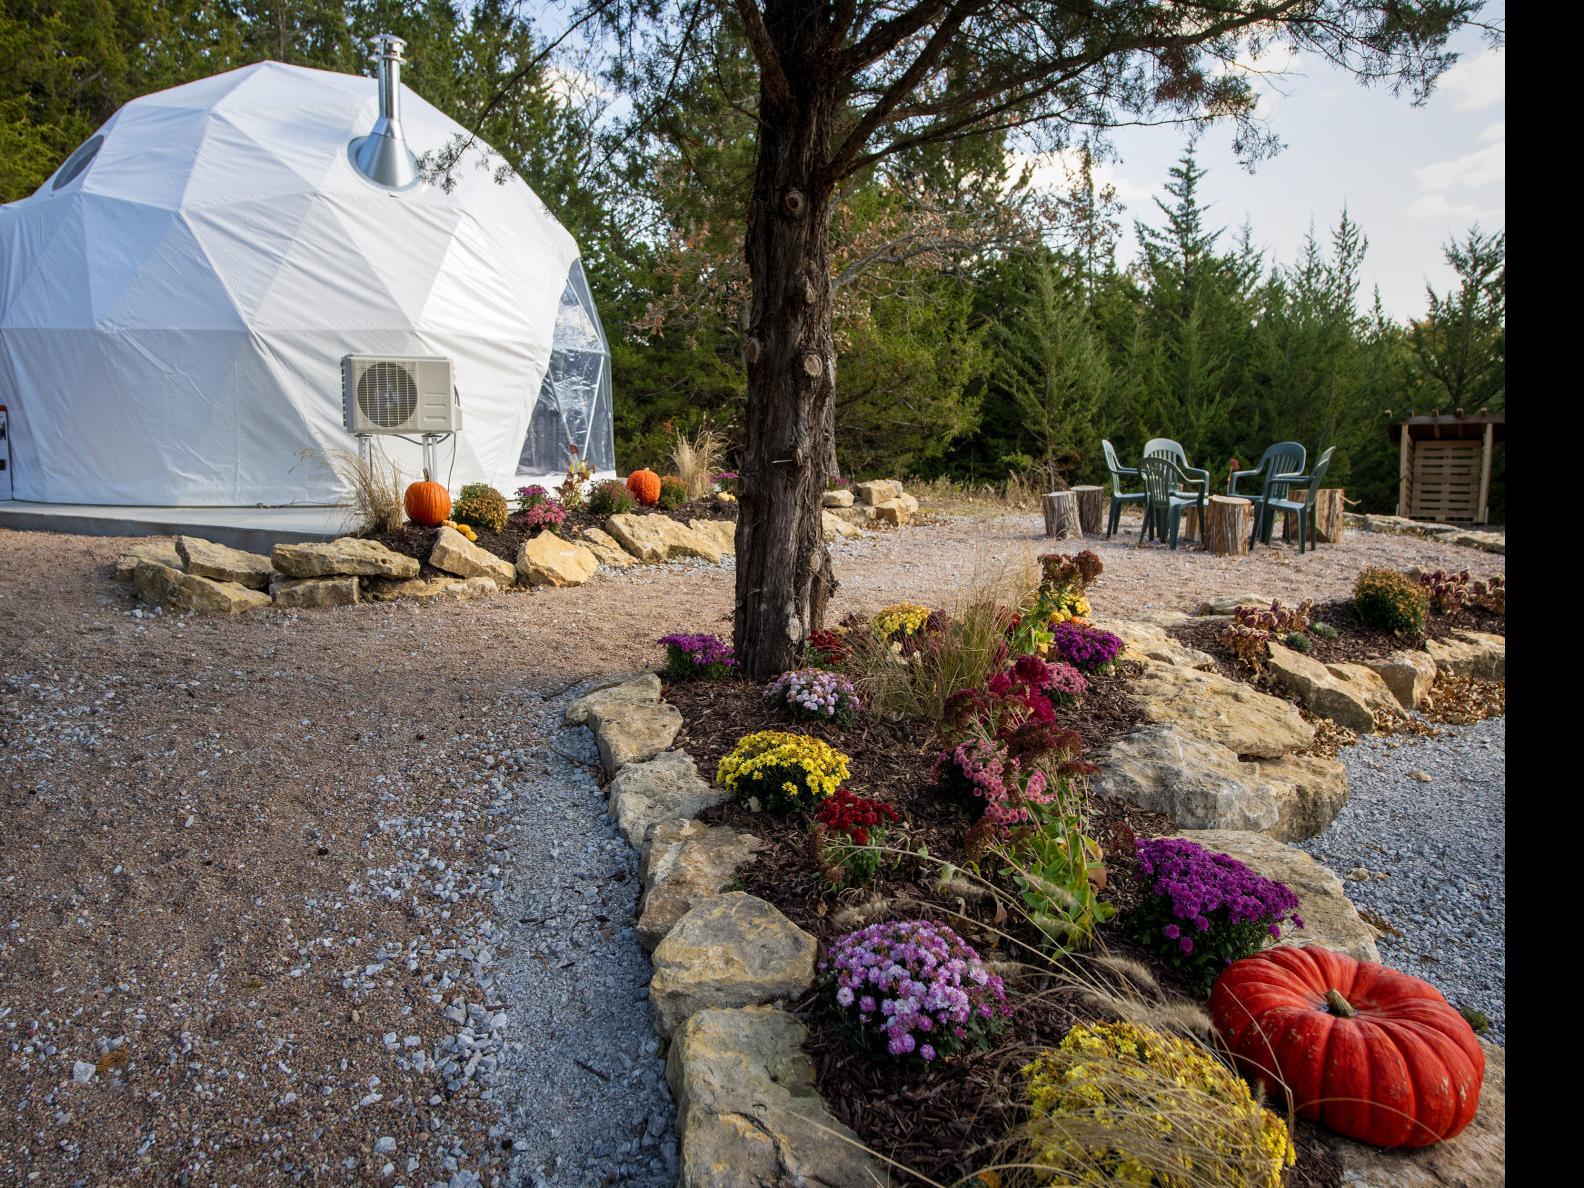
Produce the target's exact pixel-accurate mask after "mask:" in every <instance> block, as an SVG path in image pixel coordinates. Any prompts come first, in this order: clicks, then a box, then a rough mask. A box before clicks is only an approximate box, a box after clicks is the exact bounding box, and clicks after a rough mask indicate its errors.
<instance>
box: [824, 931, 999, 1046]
mask: <svg viewBox="0 0 1584 1188" xmlns="http://www.w3.org/2000/svg"><path fill="white" fill-rule="evenodd" d="M819 970H820V974H821V976H822V979H823V981H824V983H825V985H826V987H827V988H828V989H829V990H830V991H831V995H832V998H833V999H834V1001H835V1006H836V1010H837V1012H838V1013H839V1014H840V1015H841V1016H842V1019H843V1021H844V1022H846V1023H847V1024H848V1026H849V1027H851V1029H852V1030H853V1032H854V1034H856V1035H857V1036H858V1037H859V1038H860V1039H861V1040H863V1041H864V1042H865V1043H867V1044H870V1045H872V1046H874V1047H876V1048H880V1047H883V1049H884V1051H886V1052H887V1053H889V1054H890V1055H892V1056H896V1057H899V1058H917V1059H919V1060H923V1061H924V1062H926V1063H929V1062H931V1061H934V1060H937V1059H939V1058H941V1057H943V1056H949V1055H951V1054H952V1053H953V1052H958V1051H961V1050H963V1049H965V1048H972V1047H975V1046H977V1045H980V1044H982V1043H984V1042H985V1041H986V1040H988V1039H989V1038H990V1037H992V1036H994V1035H995V1034H996V1033H997V1032H999V1031H1000V1030H1001V1028H1002V1026H1003V1025H1004V1024H1005V1021H1006V1018H1007V1017H1008V1016H1009V1015H1011V1013H1012V1008H1011V1007H1009V1006H1008V1005H1007V1000H1006V987H1005V986H1004V985H1003V984H1002V982H1001V979H1000V977H998V976H997V975H995V974H993V973H991V972H990V970H989V969H988V968H987V967H986V966H985V964H984V961H983V960H982V959H981V958H980V956H979V954H978V953H977V952H975V951H974V949H973V948H972V946H970V945H969V944H967V943H966V942H965V941H964V940H963V939H962V938H961V937H960V936H958V935H957V933H956V932H954V931H953V930H952V929H950V928H948V927H947V926H946V925H944V924H937V923H935V922H933V921H930V920H897V921H890V922H887V923H883V924H871V925H870V926H869V927H867V928H862V929H859V930H858V931H857V932H851V933H848V934H847V935H846V936H844V937H842V938H840V939H839V940H837V941H836V942H835V943H834V944H832V945H831V947H830V952H829V953H828V954H827V956H826V958H825V960H824V961H821V962H820V965H819Z"/></svg>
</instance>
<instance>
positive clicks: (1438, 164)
mask: <svg viewBox="0 0 1584 1188" xmlns="http://www.w3.org/2000/svg"><path fill="white" fill-rule="evenodd" d="M1506 180H1507V144H1506V142H1505V141H1499V142H1497V143H1496V144H1489V145H1486V146H1485V147H1484V148H1479V149H1475V150H1474V151H1473V152H1472V153H1465V154H1464V155H1463V156H1461V157H1458V158H1456V159H1455V160H1452V161H1434V162H1432V163H1431V164H1429V165H1421V166H1420V167H1419V168H1418V169H1415V170H1414V181H1416V182H1418V183H1419V188H1420V189H1421V190H1426V191H1429V192H1431V193H1435V192H1437V191H1441V190H1458V189H1470V190H1471V189H1478V188H1479V187H1481V186H1489V185H1500V184H1501V183H1502V182H1504V181H1506Z"/></svg>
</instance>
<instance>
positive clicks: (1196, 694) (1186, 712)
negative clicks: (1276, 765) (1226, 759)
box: [1133, 662, 1315, 759]
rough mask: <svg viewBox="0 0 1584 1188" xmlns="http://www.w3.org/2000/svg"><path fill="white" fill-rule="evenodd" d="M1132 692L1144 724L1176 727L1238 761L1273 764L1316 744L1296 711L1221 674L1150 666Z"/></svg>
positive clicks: (1166, 665) (1279, 699)
mask: <svg viewBox="0 0 1584 1188" xmlns="http://www.w3.org/2000/svg"><path fill="white" fill-rule="evenodd" d="M1133 693H1134V695H1135V696H1136V697H1137V698H1138V699H1139V702H1140V705H1141V708H1142V709H1143V711H1144V717H1145V719H1146V720H1148V721H1150V722H1157V723H1165V722H1176V723H1178V724H1180V725H1181V726H1182V727H1183V729H1184V730H1185V731H1187V732H1188V733H1190V734H1193V735H1195V736H1196V737H1198V738H1202V739H1204V740H1206V741H1208V742H1214V743H1219V744H1221V745H1222V746H1224V747H1226V748H1227V749H1228V750H1230V751H1232V753H1233V754H1235V755H1238V756H1249V757H1252V758H1256V759H1277V758H1280V757H1281V756H1282V755H1286V754H1288V753H1289V752H1291V751H1297V750H1300V749H1302V748H1303V747H1307V746H1308V745H1309V744H1310V743H1312V742H1313V741H1314V734H1315V728H1314V727H1313V726H1312V725H1310V724H1309V723H1308V722H1305V721H1304V720H1303V718H1302V717H1301V716H1300V715H1299V713H1298V709H1297V707H1296V706H1294V705H1292V704H1291V703H1290V702H1286V701H1283V700H1282V699H1281V698H1279V697H1272V696H1271V695H1270V694H1268V693H1261V692H1259V691H1258V690H1257V689H1252V688H1250V687H1249V686H1248V685H1246V684H1244V683H1243V682H1242V681H1233V680H1229V679H1227V678H1226V677H1224V676H1222V675H1220V674H1219V673H1214V672H1200V671H1198V670H1197V669H1193V668H1185V667H1183V666H1181V665H1178V664H1158V663H1153V662H1152V663H1148V664H1145V665H1144V672H1143V673H1142V675H1140V677H1139V678H1138V680H1137V681H1136V682H1134V686H1133Z"/></svg>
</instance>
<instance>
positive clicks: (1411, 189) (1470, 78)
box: [539, 0, 1507, 320]
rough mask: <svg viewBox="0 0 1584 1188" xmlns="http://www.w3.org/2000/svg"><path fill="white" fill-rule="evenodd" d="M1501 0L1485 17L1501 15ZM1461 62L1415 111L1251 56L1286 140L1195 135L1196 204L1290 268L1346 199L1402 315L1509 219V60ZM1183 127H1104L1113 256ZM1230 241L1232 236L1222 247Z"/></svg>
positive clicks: (1461, 44)
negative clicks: (1475, 241) (1250, 148)
mask: <svg viewBox="0 0 1584 1188" xmlns="http://www.w3.org/2000/svg"><path fill="white" fill-rule="evenodd" d="M565 11H566V10H565V3H564V0H545V3H544V6H543V9H542V11H541V14H540V16H539V23H540V27H541V31H542V32H544V33H546V34H551V35H553V34H554V33H556V32H558V31H559V30H560V29H561V28H563V27H564V22H565ZM1505 14H1506V5H1505V3H1504V2H1502V0H1494V2H1492V3H1489V4H1487V5H1486V7H1485V9H1484V11H1483V12H1482V14H1481V19H1483V20H1485V21H1487V22H1493V23H1501V24H1504V23H1505ZM1452 49H1453V50H1455V51H1457V52H1458V53H1459V54H1460V55H1461V56H1460V59H1459V61H1458V62H1457V63H1456V64H1455V65H1454V66H1453V67H1452V68H1451V69H1450V70H1449V71H1448V72H1447V73H1446V74H1444V75H1442V77H1441V78H1440V80H1439V81H1438V82H1437V84H1436V89H1435V92H1434V93H1433V94H1432V95H1431V96H1430V98H1429V99H1428V100H1427V101H1426V102H1425V103H1424V104H1422V105H1421V106H1418V107H1415V106H1414V105H1413V103H1412V101H1411V99H1410V98H1409V97H1408V96H1406V95H1397V96H1394V95H1393V94H1392V93H1391V91H1390V89H1389V88H1386V87H1380V86H1377V87H1373V88H1367V87H1365V86H1363V85H1362V84H1361V83H1359V82H1358V81H1357V80H1356V79H1355V78H1354V77H1353V76H1352V75H1350V74H1348V73H1346V72H1345V71H1343V70H1341V69H1339V68H1337V67H1334V66H1332V65H1331V64H1330V63H1329V62H1326V61H1324V60H1322V59H1320V58H1318V57H1304V56H1299V57H1296V58H1292V57H1287V56H1286V55H1285V54H1284V55H1283V56H1281V57H1279V58H1268V59H1264V60H1261V61H1259V62H1258V63H1250V64H1249V65H1251V66H1254V67H1255V68H1256V69H1257V70H1258V71H1259V74H1258V77H1256V78H1255V86H1256V89H1257V90H1258V92H1259V94H1260V108H1259V111H1260V115H1261V116H1262V118H1263V119H1264V120H1265V121H1266V122H1267V123H1268V125H1269V127H1270V128H1271V129H1273V130H1274V131H1275V133H1276V134H1277V136H1278V138H1279V139H1280V140H1281V141H1282V143H1283V144H1284V145H1285V147H1284V148H1283V149H1282V151H1281V152H1280V153H1278V154H1277V155H1276V156H1275V157H1273V158H1267V159H1266V160H1263V161H1261V162H1260V163H1259V164H1258V165H1257V166H1256V168H1255V170H1254V172H1253V173H1250V172H1249V171H1248V170H1247V168H1246V167H1245V166H1244V165H1242V164H1241V163H1239V161H1238V160H1237V157H1236V154H1235V153H1234V152H1233V150H1232V129H1231V128H1230V127H1229V126H1220V127H1211V128H1210V129H1209V130H1207V131H1205V132H1203V133H1202V134H1201V135H1200V137H1199V145H1198V154H1199V163H1200V165H1201V166H1203V167H1204V168H1205V169H1206V170H1207V171H1208V173H1207V176H1206V177H1205V178H1204V180H1203V181H1202V182H1201V196H1202V200H1203V201H1205V202H1208V203H1209V204H1210V212H1209V218H1210V220H1211V222H1212V224H1217V223H1219V224H1220V225H1223V226H1225V227H1227V229H1228V240H1230V238H1231V236H1232V235H1233V234H1235V232H1236V230H1237V229H1238V228H1239V227H1241V226H1242V225H1243V223H1244V221H1245V219H1246V220H1248V221H1249V223H1250V224H1251V226H1252V227H1253V232H1254V241H1255V244H1256V246H1257V247H1260V248H1261V249H1263V250H1264V252H1265V259H1266V261H1267V263H1270V262H1279V263H1284V264H1288V263H1292V262H1294V261H1295V260H1296V259H1297V257H1298V253H1299V251H1300V249H1301V247H1302V242H1303V238H1304V236H1305V235H1306V234H1307V233H1308V232H1309V229H1310V227H1311V226H1313V227H1314V229H1315V230H1316V231H1317V232H1318V233H1319V234H1320V236H1321V238H1322V240H1325V239H1326V238H1328V233H1329V230H1330V228H1331V227H1333V226H1335V225H1336V222H1337V217H1338V215H1339V214H1340V213H1341V211H1342V209H1343V208H1344V207H1346V208H1347V210H1348V211H1349V213H1350V214H1351V215H1352V218H1353V221H1354V222H1355V223H1357V224H1359V226H1360V227H1362V229H1363V231H1364V234H1365V235H1366V237H1367V238H1368V240H1369V250H1368V252H1367V253H1366V255H1365V257H1364V263H1363V266H1362V268H1361V269H1360V281H1361V294H1360V301H1361V304H1362V305H1363V306H1364V307H1365V308H1367V307H1368V303H1369V301H1370V296H1371V293H1372V291H1373V290H1374V289H1375V288H1376V287H1379V289H1380V294H1381V301H1382V303H1383V305H1384V306H1385V309H1386V312H1387V313H1388V314H1390V315H1391V316H1393V317H1395V318H1397V319H1399V320H1404V319H1407V318H1411V317H1417V316H1419V315H1420V314H1422V313H1423V312H1424V309H1425V305H1426V301H1425V285H1426V283H1427V282H1428V283H1429V284H1431V285H1433V286H1434V287H1435V289H1436V291H1437V292H1445V291H1446V290H1447V289H1448V288H1449V287H1451V285H1452V284H1453V283H1454V279H1453V278H1454V274H1453V272H1452V269H1451V267H1450V266H1449V265H1448V264H1447V263H1446V260H1445V258H1444V256H1443V254H1442V247H1443V245H1444V244H1445V243H1446V242H1447V241H1448V240H1450V239H1453V238H1462V237H1463V236H1464V235H1465V234H1466V233H1467V231H1468V229H1469V227H1470V226H1471V225H1472V224H1474V223H1476V222H1477V223H1479V225H1480V226H1481V228H1482V229H1483V230H1485V231H1487V232H1489V231H1497V230H1504V229H1505V227H1506V220H1507V209H1506V203H1507V136H1506V123H1505V118H1506V107H1507V55H1506V52H1505V50H1493V49H1491V48H1489V46H1488V44H1487V43H1486V41H1485V40H1484V39H1483V38H1482V37H1481V35H1480V33H1479V32H1478V31H1477V30H1467V31H1464V32H1463V33H1461V34H1459V35H1458V36H1457V37H1455V38H1454V39H1453V42H1452ZM1187 143H1188V133H1187V132H1186V131H1184V130H1183V129H1181V128H1173V127H1158V128H1125V129H1121V130H1118V131H1116V132H1115V133H1113V134H1112V147H1113V148H1114V149H1115V150H1116V159H1115V160H1113V161H1108V162H1106V163H1105V164H1103V165H1102V166H1101V168H1100V169H1099V170H1098V171H1097V172H1098V173H1099V175H1100V178H1101V180H1102V181H1104V182H1109V183H1110V184H1112V185H1113V186H1115V188H1116V192H1117V197H1118V198H1119V199H1120V200H1121V202H1122V203H1123V205H1124V207H1125V209H1124V211H1123V214H1122V222H1123V227H1124V234H1123V240H1122V244H1121V252H1120V255H1121V259H1122V262H1123V263H1126V262H1127V261H1128V260H1129V259H1131V258H1132V257H1133V256H1134V255H1135V254H1136V253H1137V250H1138V243H1137V238H1136V236H1135V234H1134V230H1133V223H1134V220H1135V219H1141V220H1143V221H1144V222H1146V223H1150V224H1154V225H1158V224H1159V223H1160V222H1161V216H1160V212H1159V210H1158V209H1157V208H1156V206H1155V203H1154V198H1155V197H1156V196H1157V195H1158V196H1160V197H1162V198H1164V197H1165V196H1166V195H1165V191H1164V184H1165V182H1166V181H1167V170H1169V169H1170V168H1171V166H1172V165H1173V164H1174V163H1175V162H1176V160H1177V159H1178V158H1179V157H1180V156H1181V155H1182V152H1183V149H1184V148H1185V147H1186V145H1187ZM1035 161H1036V171H1035V177H1034V182H1035V184H1036V185H1039V184H1046V185H1051V186H1065V184H1066V183H1065V175H1066V173H1067V169H1066V168H1065V165H1064V163H1063V162H1062V161H1060V160H1057V159H1045V160H1043V161H1041V160H1039V159H1035ZM1229 246H1230V244H1229Z"/></svg>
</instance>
